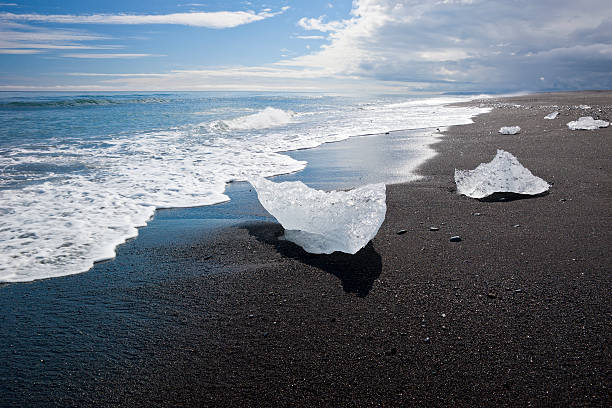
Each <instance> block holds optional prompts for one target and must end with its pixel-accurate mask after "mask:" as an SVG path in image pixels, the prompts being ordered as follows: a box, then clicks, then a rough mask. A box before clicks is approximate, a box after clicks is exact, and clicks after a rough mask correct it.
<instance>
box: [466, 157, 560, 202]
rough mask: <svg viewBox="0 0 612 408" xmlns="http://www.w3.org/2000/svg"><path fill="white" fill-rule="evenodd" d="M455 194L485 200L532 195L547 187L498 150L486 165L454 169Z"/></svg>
mask: <svg viewBox="0 0 612 408" xmlns="http://www.w3.org/2000/svg"><path fill="white" fill-rule="evenodd" d="M455 183H456V184H457V192H458V193H459V194H463V195H466V196H468V197H472V198H485V197H488V196H490V195H492V194H494V193H516V194H529V195H536V194H541V193H543V192H545V191H547V190H548V189H549V188H550V185H549V184H548V183H547V182H546V181H544V180H542V179H541V178H539V177H536V176H534V175H533V174H531V172H530V171H529V170H527V169H526V168H525V167H523V166H522V165H521V163H519V161H518V160H517V159H516V157H514V156H513V155H512V154H510V153H508V152H506V151H503V150H498V151H497V155H496V156H495V158H494V159H493V160H492V161H491V162H489V163H481V164H479V165H478V167H476V168H475V169H474V170H457V169H455Z"/></svg>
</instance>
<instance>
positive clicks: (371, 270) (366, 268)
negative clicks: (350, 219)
mask: <svg viewBox="0 0 612 408" xmlns="http://www.w3.org/2000/svg"><path fill="white" fill-rule="evenodd" d="M242 228H245V229H246V230H247V231H248V232H249V234H250V235H252V236H253V237H255V238H256V239H257V240H258V241H260V242H263V243H265V244H268V245H272V246H274V248H275V249H276V250H277V251H278V253H280V254H281V255H283V256H285V257H288V258H292V259H295V260H297V261H299V262H302V263H304V264H307V265H310V266H314V267H316V268H318V269H321V270H323V271H325V272H327V273H331V274H332V275H334V276H336V277H337V278H338V279H340V281H341V282H342V288H343V289H344V291H345V292H348V293H354V294H355V295H357V296H359V297H366V296H367V295H368V294H369V293H370V290H371V289H372V287H373V286H374V281H375V280H376V279H378V277H379V276H380V273H381V271H382V258H381V257H380V255H379V254H378V252H376V250H375V249H374V246H373V245H372V242H369V243H368V244H367V245H366V246H365V247H364V248H362V249H361V250H360V251H359V252H357V253H356V254H355V255H350V254H345V253H343V252H334V253H332V254H329V255H326V254H311V253H308V252H306V251H304V250H303V249H302V248H301V247H300V246H298V245H296V244H294V243H293V242H290V241H286V240H283V239H279V237H281V236H282V235H283V233H284V229H283V227H282V226H281V225H280V224H276V223H270V222H258V223H248V224H244V225H242Z"/></svg>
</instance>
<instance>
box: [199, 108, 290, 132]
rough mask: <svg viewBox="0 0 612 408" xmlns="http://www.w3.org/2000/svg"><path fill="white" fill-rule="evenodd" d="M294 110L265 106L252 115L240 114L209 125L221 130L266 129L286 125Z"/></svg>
mask: <svg viewBox="0 0 612 408" xmlns="http://www.w3.org/2000/svg"><path fill="white" fill-rule="evenodd" d="M293 116H295V112H292V111H290V110H286V111H285V110H282V109H276V108H272V107H267V108H266V109H264V110H263V111H261V112H257V113H254V114H252V115H246V116H240V117H237V118H235V119H227V120H219V121H214V122H213V123H212V124H211V126H212V127H213V128H217V129H222V130H251V129H267V128H271V127H275V126H282V125H286V124H288V123H290V122H291V118H293Z"/></svg>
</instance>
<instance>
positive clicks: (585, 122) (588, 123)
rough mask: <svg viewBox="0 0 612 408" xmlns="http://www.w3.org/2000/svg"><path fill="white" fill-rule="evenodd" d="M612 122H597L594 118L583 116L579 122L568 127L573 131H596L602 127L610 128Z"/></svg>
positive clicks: (576, 121)
mask: <svg viewBox="0 0 612 408" xmlns="http://www.w3.org/2000/svg"><path fill="white" fill-rule="evenodd" d="M609 125H610V122H606V121H605V120H595V119H593V117H592V116H583V117H581V118H580V119H578V120H574V121H572V122H569V123H568V124H567V127H568V128H570V129H572V130H595V129H599V128H602V127H608V126H609Z"/></svg>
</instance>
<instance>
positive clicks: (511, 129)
mask: <svg viewBox="0 0 612 408" xmlns="http://www.w3.org/2000/svg"><path fill="white" fill-rule="evenodd" d="M520 131H521V128H520V127H519V126H504V127H502V128H500V129H499V133H501V134H502V135H516V134H517V133H519V132H520Z"/></svg>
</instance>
